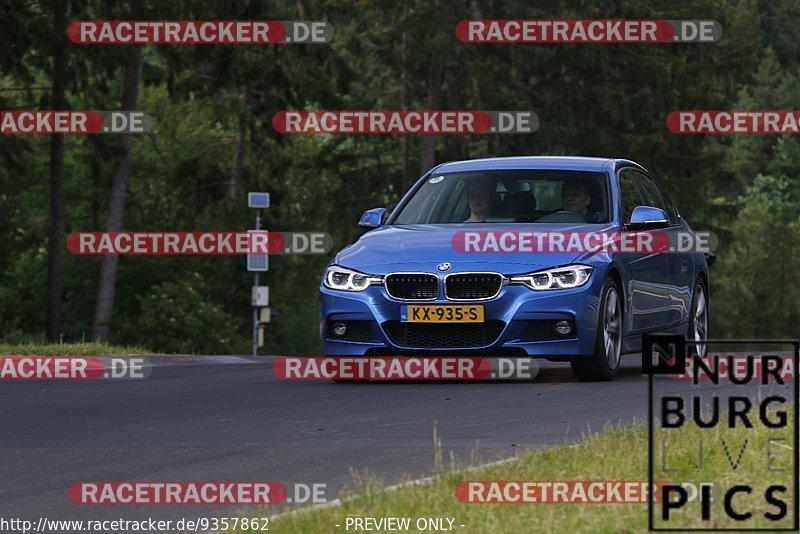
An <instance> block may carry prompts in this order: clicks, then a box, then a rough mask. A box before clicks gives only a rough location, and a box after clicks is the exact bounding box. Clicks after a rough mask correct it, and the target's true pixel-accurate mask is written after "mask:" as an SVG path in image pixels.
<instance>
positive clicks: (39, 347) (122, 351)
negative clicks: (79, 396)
mask: <svg viewBox="0 0 800 534" xmlns="http://www.w3.org/2000/svg"><path fill="white" fill-rule="evenodd" d="M149 353H150V352H149V351H148V350H147V349H145V348H142V347H118V346H115V345H106V344H104V343H32V342H30V343H0V356H11V355H18V356H128V355H133V354H149Z"/></svg>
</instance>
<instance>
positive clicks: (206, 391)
mask: <svg viewBox="0 0 800 534" xmlns="http://www.w3.org/2000/svg"><path fill="white" fill-rule="evenodd" d="M666 387H667V388H668V389H670V390H671V391H676V392H682V393H688V391H689V390H690V389H691V388H692V386H691V385H690V384H689V383H688V382H679V381H669V383H668V384H667V385H666ZM769 387H773V386H769ZM780 388H781V389H782V390H783V391H785V392H789V390H788V386H785V387H784V386H781V387H780ZM646 414H647V380H646V378H644V377H642V376H641V369H640V367H639V357H637V356H629V357H627V359H626V360H625V362H624V368H623V369H622V370H621V373H620V376H618V377H617V379H616V380H615V381H613V382H606V383H578V382H576V381H575V380H574V379H573V377H572V374H571V372H570V369H569V366H568V365H564V364H549V363H544V364H543V368H542V371H541V373H540V375H539V376H538V377H537V378H536V379H535V380H534V381H533V382H514V383H508V382H480V383H469V382H462V383H377V384H373V383H369V384H346V383H345V384H335V383H332V382H325V381H321V382H286V381H279V380H277V379H275V378H274V377H273V375H272V370H271V361H270V359H269V358H263V360H261V361H260V362H259V363H218V364H206V365H193V364H186V363H183V364H180V365H172V366H164V367H156V368H154V369H153V371H152V374H151V375H150V377H149V378H147V379H146V380H139V381H134V380H128V381H111V380H100V381H83V382H7V381H6V382H2V383H0V470H1V471H2V474H1V475H0V517H5V518H9V517H12V518H13V517H16V518H29V519H34V520H35V519H37V518H39V517H40V516H45V517H48V518H57V519H116V518H120V517H125V518H142V517H148V516H151V517H157V518H179V517H190V516H191V517H198V516H200V517H211V516H214V515H217V516H219V515H220V514H221V513H223V512H233V511H235V510H236V509H238V508H224V509H217V510H209V509H207V508H206V507H202V509H201V507H197V506H158V507H153V506H151V507H138V508H135V507H131V506H79V505H75V504H73V503H72V502H70V501H69V499H68V497H67V488H68V487H69V485H70V484H72V483H73V482H77V481H136V480H139V481H148V480H151V481H153V480H154V481H191V480H201V481H202V480H209V481H210V480H221V481H234V480H245V481H255V480H258V481H264V480H272V481H279V482H282V483H284V484H285V485H287V486H288V487H291V485H292V484H295V483H304V484H314V483H317V484H319V483H323V484H326V495H327V497H328V499H333V498H336V497H337V496H339V493H340V491H341V490H342V489H343V488H349V489H355V488H356V487H357V485H356V484H355V483H354V472H357V473H359V474H360V475H365V474H367V476H368V477H371V478H373V479H375V480H378V481H379V482H381V483H383V484H393V483H396V482H399V481H401V480H404V479H413V478H418V477H423V476H427V475H430V474H431V472H432V470H433V468H434V463H435V456H436V452H435V448H434V432H435V433H436V435H438V436H439V439H440V440H441V444H442V448H443V451H442V453H443V457H444V458H448V457H449V455H450V453H451V452H452V453H453V454H455V455H456V457H457V458H458V459H459V460H460V461H461V462H462V463H463V464H469V463H474V462H475V461H479V462H488V461H493V460H497V459H500V458H504V457H508V456H510V455H514V454H515V453H516V452H518V451H520V450H522V449H525V448H533V447H539V446H542V445H548V444H560V443H565V442H571V441H574V440H577V439H579V438H580V437H581V435H582V434H583V433H585V432H586V431H587V430H589V429H591V430H592V431H597V430H602V429H603V428H604V427H605V426H606V425H608V424H614V423H618V422H632V421H633V420H634V419H635V418H639V419H640V421H644V420H645V417H646ZM354 470H355V471H354ZM644 476H645V474H644V473H643V477H644ZM643 479H644V478H643ZM288 506H294V505H288ZM262 512H263V510H262Z"/></svg>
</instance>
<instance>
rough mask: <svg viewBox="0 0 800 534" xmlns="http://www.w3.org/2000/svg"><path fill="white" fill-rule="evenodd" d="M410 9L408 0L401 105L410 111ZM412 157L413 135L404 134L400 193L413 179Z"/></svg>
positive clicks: (404, 28)
mask: <svg viewBox="0 0 800 534" xmlns="http://www.w3.org/2000/svg"><path fill="white" fill-rule="evenodd" d="M408 11H409V2H408V0H406V3H405V17H404V18H403V37H402V48H401V58H400V68H401V69H402V70H401V71H400V105H401V106H402V109H403V111H408V108H409V106H410V105H411V102H410V100H411V98H410V94H409V90H408ZM410 158H411V136H410V135H404V136H403V175H402V177H401V178H400V194H401V195H402V194H403V193H405V191H406V189H408V182H409V181H410V179H411V176H410V174H411V172H410V171H411V168H410Z"/></svg>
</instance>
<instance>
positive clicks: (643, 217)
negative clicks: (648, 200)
mask: <svg viewBox="0 0 800 534" xmlns="http://www.w3.org/2000/svg"><path fill="white" fill-rule="evenodd" d="M627 226H628V229H630V230H652V229H654V228H665V227H667V226H669V217H667V214H666V212H664V210H662V209H661V208H654V207H652V206H636V207H635V208H633V213H632V214H631V222H629V223H628V225H627Z"/></svg>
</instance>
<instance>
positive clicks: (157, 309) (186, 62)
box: [0, 0, 800, 354]
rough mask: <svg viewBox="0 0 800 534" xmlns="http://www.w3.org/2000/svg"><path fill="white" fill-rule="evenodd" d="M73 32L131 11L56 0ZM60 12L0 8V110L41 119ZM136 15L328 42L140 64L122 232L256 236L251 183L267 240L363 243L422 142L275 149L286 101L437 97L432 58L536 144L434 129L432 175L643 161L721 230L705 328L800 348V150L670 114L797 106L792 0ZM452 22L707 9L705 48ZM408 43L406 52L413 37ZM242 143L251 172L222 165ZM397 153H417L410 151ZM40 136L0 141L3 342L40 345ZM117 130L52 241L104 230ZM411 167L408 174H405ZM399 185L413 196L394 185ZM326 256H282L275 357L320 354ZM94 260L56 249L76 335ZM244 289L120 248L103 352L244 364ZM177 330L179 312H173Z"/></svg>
mask: <svg viewBox="0 0 800 534" xmlns="http://www.w3.org/2000/svg"><path fill="white" fill-rule="evenodd" d="M68 5H69V10H68V11H69V16H68V18H69V20H75V19H93V18H95V19H100V18H101V19H115V18H117V19H124V18H126V16H125V13H127V3H126V2H121V3H119V2H117V3H114V7H113V10H114V11H107V9H108V8H107V7H106V6H107V3H106V2H98V1H90V2H80V3H78V2H69V4H68ZM50 9H51V8H50V4H49V3H47V2H22V1H17V0H12V1H11V2H10V5H9V7H8V8H2V9H0V13H2V14H3V17H4V22H5V24H4V27H5V28H6V30H4V31H3V32H2V33H0V108H2V109H15V108H16V109H28V108H40V109H47V108H48V98H49V92H48V91H49V86H50V79H49V75H50V61H51V56H50V54H51V43H52V39H53V38H54V37H53V35H54V34H57V33H59V32H62V31H65V29H61V28H51V27H49V26H48V24H49V23H48V21H49V20H51V18H52V16H51V14H50V11H49V10H50ZM146 11H147V17H146V18H149V19H178V20H181V19H222V18H224V19H250V20H253V19H274V20H297V19H306V20H328V21H330V22H331V23H332V24H333V25H334V26H335V28H336V37H335V40H334V42H333V43H332V44H331V45H278V46H255V45H254V46H194V47H192V46H167V45H149V46H147V47H145V49H144V52H143V66H142V75H141V83H140V93H139V107H140V109H142V110H145V111H147V112H148V113H149V114H150V115H151V116H152V117H153V118H154V119H155V123H156V127H155V129H154V130H153V131H152V132H150V133H148V134H145V135H140V136H137V137H136V138H135V139H134V142H133V148H132V159H131V161H132V165H131V176H130V181H129V188H128V196H127V203H126V210H125V218H124V227H125V229H126V230H230V231H239V230H243V229H246V228H250V227H252V224H253V215H254V214H253V212H252V210H249V209H247V208H246V202H245V198H244V196H243V193H244V192H246V191H254V190H263V191H270V192H271V193H272V202H273V207H272V208H270V209H268V210H266V212H265V226H266V227H267V228H268V229H272V230H286V231H324V232H327V233H329V234H331V235H332V236H333V238H334V241H335V245H336V248H339V247H341V246H343V245H345V244H347V243H350V242H352V241H353V240H355V239H356V238H357V237H358V235H359V231H358V228H357V227H356V220H357V218H358V216H359V215H360V213H361V212H362V211H363V210H365V209H367V208H372V207H376V206H381V205H384V206H387V207H392V206H394V204H395V203H396V202H397V200H398V199H399V197H400V195H401V194H402V193H403V188H404V187H403V184H404V180H403V169H404V168H406V169H407V171H406V173H407V176H406V181H408V180H410V182H411V183H413V180H415V179H416V177H417V176H418V175H419V173H418V171H419V169H420V165H421V162H422V148H423V139H422V138H421V137H416V136H413V137H411V138H410V139H409V140H405V139H404V138H402V137H399V136H350V137H347V136H280V135H279V134H277V133H276V132H275V131H274V130H273V128H272V126H271V120H272V116H273V115H274V114H275V113H276V112H277V111H280V110H283V109H299V108H318V109H400V108H402V107H403V100H404V95H405V100H406V103H407V104H408V106H409V107H410V108H412V109H420V108H425V107H427V106H428V102H429V96H430V94H431V91H432V90H433V89H434V87H433V85H432V84H434V83H435V82H432V80H435V78H436V77H435V76H432V73H433V69H434V65H435V64H436V63H437V61H442V62H443V65H444V70H443V72H444V75H443V78H442V83H441V102H440V106H439V107H440V108H442V109H484V110H533V111H535V112H536V113H537V114H538V115H539V118H540V120H541V126H540V130H539V131H538V132H536V133H534V134H531V135H506V136H502V135H476V136H450V137H440V138H438V139H437V140H436V153H435V159H436V161H437V162H441V161H446V160H452V159H459V158H472V157H482V156H490V155H512V154H569V155H606V156H618V157H628V158H631V159H634V160H636V161H639V162H640V163H642V164H643V165H645V166H646V167H648V168H649V169H650V170H651V171H653V173H654V174H655V176H656V177H657V178H658V179H659V181H660V182H661V183H662V184H664V186H665V188H666V189H667V190H668V192H669V194H670V195H671V196H672V197H673V199H674V200H675V202H676V203H677V204H678V207H679V208H680V210H681V212H682V214H683V215H684V216H686V217H687V218H688V219H689V220H690V221H691V222H692V225H693V226H694V227H695V228H696V229H699V230H702V229H711V230H713V231H715V232H716V233H718V234H719V236H720V240H721V246H720V249H719V251H718V256H719V261H718V264H717V265H716V266H715V267H714V268H713V272H712V274H713V279H712V284H711V293H712V298H713V301H712V302H713V304H712V318H713V321H714V326H713V330H714V331H713V335H714V336H716V337H725V336H732V337H741V336H744V335H748V336H758V337H780V336H790V337H796V336H797V335H798V334H797V324H798V321H799V320H800V304H798V302H800V284H798V283H797V281H796V273H797V271H798V269H800V219H798V213H799V212H800V211H799V209H800V186H798V183H800V182H798V180H800V176H798V172H797V169H799V168H800V147H799V146H798V141H797V139H796V136H794V137H792V136H787V137H784V138H778V137H776V136H714V137H712V136H677V135H673V134H671V133H670V132H669V131H668V130H667V129H666V127H665V118H666V116H667V114H668V113H669V112H670V111H673V110H679V109H794V108H797V103H798V102H800V98H799V97H800V89H798V87H799V86H798V83H797V80H798V77H800V71H798V59H800V54H799V53H798V52H799V50H798V47H799V46H800V44H798V41H797V39H796V38H795V35H794V33H796V32H794V27H793V26H792V21H796V20H797V19H798V15H800V7H798V3H797V2H794V1H793V0H785V1H780V2H761V3H756V2H755V1H753V0H745V1H734V0H730V1H723V0H699V1H697V2H693V3H689V2H679V3H664V2H656V1H654V0H646V1H641V2H619V1H612V0H607V1H602V2H589V1H581V0H577V1H559V2H547V3H537V5H536V6H532V5H531V2H524V1H519V2H497V1H472V2H445V1H443V0H441V1H438V0H437V1H421V0H400V1H388V0H382V1H378V2H372V1H366V0H348V1H345V0H330V1H326V2H323V1H321V0H300V1H298V2H294V1H292V2H288V1H279V0H272V1H267V2H255V1H244V2H231V1H210V0H207V1H202V2H170V3H163V2H148V3H147V5H146ZM463 18H532V19H533V18H564V19H574V18H639V19H645V18H650V19H702V18H706V19H707V18H713V19H715V20H718V21H719V22H720V23H721V24H722V26H723V28H724V35H723V39H722V41H721V42H719V43H715V44H703V45H696V44H684V45H681V44H661V45H633V44H631V45H539V46H537V45H499V44H484V45H479V44H464V43H461V42H460V41H458V40H457V39H456V38H455V35H454V31H453V29H454V27H455V24H456V22H458V20H460V19H463ZM404 36H405V42H406V46H405V47H404V46H403V42H404ZM125 57H126V56H125V50H124V47H121V46H119V47H118V46H94V47H93V46H76V45H71V46H70V48H69V50H68V51H67V76H66V80H65V83H66V88H67V100H68V103H69V107H71V108H72V109H100V110H104V109H116V108H117V107H118V106H119V99H120V92H121V84H122V80H123V76H124V65H125ZM237 136H238V138H239V139H241V143H243V144H242V145H241V146H239V148H242V146H243V149H244V166H243V167H242V169H241V172H239V171H237V170H236V168H235V165H234V155H235V154H236V150H237V143H239V141H237ZM404 143H408V144H407V149H408V159H407V160H406V161H404V155H403V154H404ZM48 145H49V143H48V139H47V138H44V137H31V136H19V137H11V136H6V137H2V138H0V338H11V337H14V338H19V337H24V336H29V337H31V338H35V339H39V338H41V336H42V334H43V332H44V328H45V324H46V320H47V309H46V306H47V302H46V294H45V293H46V275H47V246H46V245H47V242H46V239H47V224H48V186H47V184H48V165H49V151H48ZM114 150H115V139H114V138H113V137H112V136H90V137H86V138H80V137H68V138H66V140H65V195H66V210H65V224H66V231H67V232H68V233H69V232H72V231H78V230H102V224H103V223H104V221H105V218H106V212H107V209H108V197H109V189H110V184H111V176H112V172H113V162H114ZM404 164H405V165H404ZM407 185H408V184H407ZM329 259H330V258H329V257H320V256H296V257H286V256H283V257H273V258H272V261H271V270H270V271H269V273H267V275H266V277H265V280H266V281H265V283H267V284H268V285H270V288H271V300H272V308H273V310H274V311H275V312H276V315H275V317H274V322H273V323H272V324H271V325H269V326H268V327H267V346H266V347H265V349H264V352H265V353H273V354H274V353H291V354H301V353H314V352H317V351H318V350H319V343H318V340H317V330H318V326H319V325H318V315H317V314H318V311H317V300H316V299H317V297H316V295H317V286H318V284H319V277H320V274H321V272H322V269H323V267H324V265H325V263H326V262H327V261H328V260H329ZM99 263H100V262H99V259H98V258H96V257H88V256H70V255H69V254H66V256H65V258H64V266H63V273H62V274H63V285H64V293H65V295H64V296H65V303H64V308H63V322H62V331H63V337H64V338H65V339H66V340H80V339H84V338H87V339H88V337H89V335H90V334H89V330H90V328H91V322H92V315H93V311H94V303H95V298H96V291H97V277H98V272H99ZM251 284H252V277H251V276H250V275H248V273H247V272H246V271H245V269H244V258H242V257H223V256H218V257H154V258H147V257H135V256H134V257H123V258H121V260H120V263H119V275H118V280H117V286H116V287H117V290H116V298H115V304H114V311H113V317H112V339H113V341H114V342H116V343H120V344H135V345H141V346H145V347H149V348H151V349H153V350H157V351H167V352H171V351H178V352H206V353H207V352H218V353H241V352H246V351H247V350H248V344H249V340H250V330H249V321H250V307H249V295H250V285H251ZM173 319H174V320H173Z"/></svg>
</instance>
